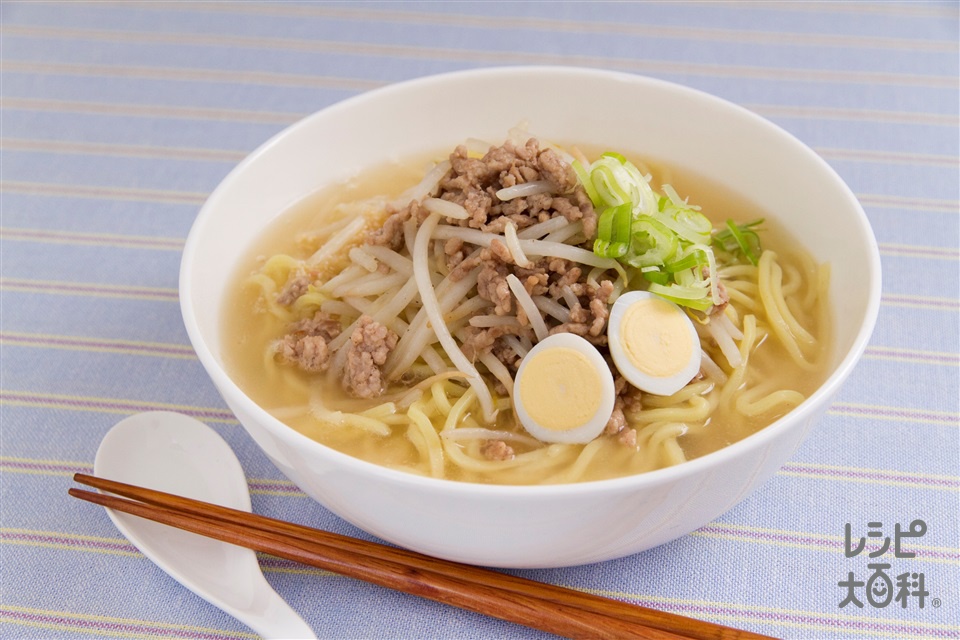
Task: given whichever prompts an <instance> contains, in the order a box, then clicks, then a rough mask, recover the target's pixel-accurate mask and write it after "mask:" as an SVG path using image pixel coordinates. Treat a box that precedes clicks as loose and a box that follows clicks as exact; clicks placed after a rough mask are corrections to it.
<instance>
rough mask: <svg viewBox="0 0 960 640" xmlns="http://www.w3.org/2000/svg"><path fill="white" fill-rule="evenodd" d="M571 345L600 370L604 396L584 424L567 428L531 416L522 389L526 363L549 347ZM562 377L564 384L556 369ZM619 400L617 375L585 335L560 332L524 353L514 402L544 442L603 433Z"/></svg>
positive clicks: (586, 439) (522, 421)
mask: <svg viewBox="0 0 960 640" xmlns="http://www.w3.org/2000/svg"><path fill="white" fill-rule="evenodd" d="M556 348H568V349H573V350H574V351H577V352H578V353H580V354H582V355H584V356H586V358H587V360H588V361H589V362H590V364H591V365H593V367H594V368H595V369H596V373H597V377H598V380H599V381H600V388H601V389H600V390H601V398H600V403H599V406H598V408H597V410H596V412H595V413H594V414H593V415H592V416H591V417H589V418H588V419H587V420H586V421H585V422H584V423H583V424H582V425H580V426H578V427H574V428H572V429H566V430H556V429H551V428H550V427H549V426H548V425H543V424H539V423H538V422H537V421H536V420H535V419H534V418H533V417H532V416H531V415H530V412H529V410H528V408H527V407H526V406H524V403H523V397H522V394H521V393H520V388H521V385H522V383H523V380H524V376H525V375H526V374H527V371H526V367H525V364H526V363H528V362H530V361H531V359H532V357H533V356H536V355H537V354H539V353H542V352H543V351H545V350H547V349H556ZM556 374H557V376H558V380H557V383H558V384H559V383H560V379H559V378H560V377H561V376H562V372H560V371H558V372H556ZM615 400H616V390H615V389H614V385H613V374H612V373H611V372H610V367H609V366H608V365H607V363H606V361H604V359H603V356H602V355H600V352H599V351H597V348H596V347H595V346H593V345H592V344H590V343H589V342H587V341H586V340H585V339H584V338H581V337H580V336H578V335H575V334H572V333H558V334H555V335H552V336H549V337H547V338H545V339H543V340H541V341H540V342H539V343H538V344H537V345H536V346H535V347H534V348H533V349H531V350H530V352H529V353H528V354H527V355H526V356H524V358H523V360H521V362H520V367H519V368H518V369H517V375H516V378H515V380H514V383H513V405H514V410H515V411H516V415H517V418H518V419H519V420H520V424H522V425H523V428H524V429H526V430H527V433H529V434H530V435H531V436H533V437H534V438H536V439H537V440H540V441H541V442H559V443H567V444H574V443H579V444H586V443H587V442H590V441H591V440H593V439H594V438H596V437H597V436H598V435H600V433H602V432H603V429H604V427H606V426H607V422H609V421H610V416H611V415H612V414H613V405H614V401H615Z"/></svg>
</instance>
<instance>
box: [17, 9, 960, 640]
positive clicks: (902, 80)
mask: <svg viewBox="0 0 960 640" xmlns="http://www.w3.org/2000/svg"><path fill="white" fill-rule="evenodd" d="M0 15H2V131H0V146H2V185H0V189H2V223H0V226H2V304H3V307H2V312H3V313H2V341H3V346H2V349H3V352H2V353H3V355H2V381H0V410H2V452H0V453H2V456H0V473H2V483H0V489H2V502H0V509H2V510H0V554H2V556H0V571H2V581H0V589H2V591H0V636H2V637H4V638H50V637H58V638H115V637H129V638H145V637H179V638H211V639H213V638H250V637H254V636H253V634H251V633H250V631H249V630H248V629H246V628H245V627H243V626H242V625H240V624H239V623H237V622H236V621H234V620H233V619H231V618H229V617H228V616H226V615H225V614H223V613H221V612H220V611H219V610H217V609H215V608H213V607H211V606H210V605H208V604H207V603H206V602H204V601H203V600H201V599H199V598H197V597H196V596H194V595H193V594H192V593H190V592H188V591H187V590H185V589H183V588H182V587H180V586H179V585H178V584H176V583H175V582H174V581H173V580H172V579H170V578H169V577H168V576H167V575H166V574H164V573H163V572H162V571H160V570H159V569H157V568H156V567H155V566H154V565H153V564H152V563H151V562H150V561H148V560H147V559H146V558H144V557H143V556H142V555H141V554H140V553H139V552H138V551H137V550H136V549H134V548H133V547H132V546H131V545H130V544H129V543H127V541H126V540H125V539H123V538H122V537H121V536H120V534H119V533H118V532H117V530H116V529H115V528H114V527H113V525H112V524H111V522H110V521H109V520H108V518H107V517H106V514H104V513H103V512H102V511H100V510H95V509H94V508H93V507H91V506H90V505H87V504H83V503H80V502H78V501H76V500H73V499H70V498H69V497H68V496H67V494H66V490H67V488H68V487H69V486H70V485H71V480H70V476H71V475H72V474H73V473H74V472H76V471H89V470H90V469H91V465H92V461H93V457H94V454H95V452H96V449H97V446H98V444H99V442H100V439H101V437H102V436H103V434H104V433H105V432H106V431H107V430H108V429H109V428H110V427H111V426H112V424H113V423H115V422H116V421H117V420H119V419H120V418H121V417H123V416H125V415H129V414H131V413H133V412H136V411H140V410H144V409H154V408H171V409H175V410H179V411H183V412H185V413H188V414H191V415H196V416H199V417H201V418H202V419H204V420H205V421H206V422H208V423H209V424H211V426H213V427H214V428H215V429H216V430H217V431H218V432H219V433H220V434H222V435H223V436H224V437H225V438H226V439H227V441H228V442H229V443H230V444H231V445H232V446H233V448H234V449H235V451H236V452H237V454H238V456H239V457H240V460H241V461H242V463H243V466H244V469H245V470H246V473H247V475H248V477H249V478H250V486H251V489H252V491H253V502H254V509H255V510H256V511H258V512H260V513H264V514H267V515H270V516H275V517H280V518H285V519H289V520H294V521H298V522H303V523H306V524H310V525H313V526H318V527H321V528H325V529H329V530H333V531H337V532H341V533H347V534H350V535H356V536H360V537H366V536H365V534H364V533H362V532H360V531H357V530H356V529H354V528H353V527H351V526H350V525H348V524H346V523H344V522H343V521H341V520H339V519H338V518H336V517H335V516H333V515H332V514H331V513H329V512H328V511H326V510H325V509H324V508H322V507H320V506H319V505H318V504H316V503H315V502H313V501H312V500H310V499H308V498H306V497H305V496H304V495H303V494H302V493H301V492H299V491H298V490H297V488H296V487H294V486H293V485H292V484H290V483H289V482H287V481H285V480H284V479H283V477H282V476H281V475H280V474H279V473H278V471H277V470H276V469H275V468H273V466H272V465H271V464H270V463H269V462H268V461H267V459H266V458H265V457H264V456H263V455H262V454H261V453H260V452H259V451H258V450H257V449H256V447H255V446H254V444H253V443H252V442H251V441H250V439H249V438H248V437H247V436H246V435H245V433H244V432H243V431H242V429H241V428H240V427H239V426H238V424H237V423H236V421H235V420H234V418H233V417H232V415H231V414H230V413H229V412H228V411H227V410H226V408H225V406H224V404H223V402H222V401H221V400H220V398H219V396H218V395H217V393H216V391H215V390H214V388H213V386H212V385H211V384H210V383H209V381H208V380H207V378H206V376H205V374H204V372H203V370H202V368H201V366H200V364H199V363H198V361H197V359H196V358H195V356H194V355H193V352H192V350H191V348H190V346H189V343H188V341H187V337H186V334H185V331H184V329H183V326H182V323H181V319H180V312H179V308H178V304H177V276H178V262H179V258H180V252H181V249H182V247H183V241H184V238H185V236H186V234H187V232H188V230H189V228H190V224H191V222H192V221H193V219H194V216H195V215H196V213H197V210H198V208H199V205H200V204H201V203H202V202H203V200H204V198H205V197H206V195H207V194H208V193H209V192H210V191H211V190H212V189H213V188H214V187H215V186H216V184H217V183H218V182H219V181H220V180H221V179H222V178H223V177H224V176H225V175H226V173H227V172H228V171H229V170H230V168H231V167H232V166H233V165H234V164H235V163H236V162H237V161H239V160H240V159H241V158H242V157H243V156H244V155H245V154H246V153H248V152H249V151H251V150H252V149H254V148H255V147H257V146H258V145H259V144H260V143H262V142H263V141H265V140H266V139H267V138H268V137H269V136H271V135H272V134H274V133H276V132H277V131H279V130H281V129H282V128H284V127H285V126H286V125H288V124H290V123H292V122H294V121H296V120H297V119H299V118H300V117H302V116H304V115H305V114H308V113H310V112H313V111H315V110H317V109H320V108H322V107H325V106H327V105H330V104H333V103H335V102H337V101H339V100H342V99H344V98H347V97H349V96H353V95H356V94H358V93H361V92H363V91H366V90H369V89H372V88H375V87H379V86H383V85H385V84H389V83H392V82H397V81H401V80H406V79H409V78H414V77H418V76H423V75H427V74H432V73H436V72H443V71H451V70H457V69H468V68H477V67H485V66H491V65H504V64H516V63H523V64H530V63H534V64H564V65H584V66H593V67H603V68H608V69H615V70H621V71H627V72H632V73H637V74H644V75H650V76H654V77H657V78H662V79H666V80H670V81H674V82H679V83H683V84H686V85H690V86H693V87H696V88H699V89H703V90H706V91H709V92H712V93H714V94H716V95H719V96H721V97H723V98H726V99H729V100H731V101H734V102H736V103H739V104H742V105H744V106H746V107H748V108H750V109H752V110H754V111H756V112H757V113H759V114H761V115H763V116H765V117H767V118H769V119H770V120H772V121H774V122H776V123H777V124H779V125H780V126H782V127H784V128H785V129H787V130H788V131H790V132H792V133H793V134H794V135H796V136H798V137H799V138H800V139H801V140H803V141H804V142H806V143H807V144H808V145H810V146H811V147H813V148H814V149H815V150H817V151H818V152H819V153H820V154H821V155H822V156H823V157H824V158H825V159H826V160H827V161H828V162H829V163H830V164H831V165H832V166H833V167H834V168H836V170H837V171H838V172H839V173H840V174H841V175H842V176H843V178H844V179H845V180H846V181H847V182H848V184H849V185H850V186H851V188H852V189H853V191H854V192H855V193H856V194H857V195H858V197H859V198H860V200H861V202H862V203H863V205H864V208H865V209H866V211H867V214H868V215H869V217H870V220H871V222H872V224H873V226H874V229H875V231H876V235H877V238H878V241H879V243H880V248H881V256H882V262H883V269H884V274H883V276H884V291H883V299H882V306H881V310H880V317H879V322H878V325H877V329H876V332H875V334H874V337H873V340H872V342H871V344H870V346H869V348H868V350H867V353H866V355H865V357H864V359H863V361H862V362H861V363H860V365H859V367H858V368H857V370H856V371H855V373H854V375H853V377H852V378H851V379H850V381H849V382H848V384H847V385H846V387H845V388H844V389H843V391H842V393H841V395H840V396H839V397H838V398H837V400H836V402H835V404H834V405H833V406H832V407H831V408H830V410H829V411H828V413H827V415H826V417H825V418H824V419H823V420H822V421H821V422H820V423H819V425H818V426H817V427H816V429H815V431H814V433H813V435H812V436H811V437H810V438H809V439H808V440H807V442H806V443H805V444H804V446H803V447H802V448H801V449H800V450H798V451H797V452H796V454H795V455H794V457H793V458H792V459H791V461H790V462H789V463H788V464H787V465H786V466H785V467H784V468H783V469H782V470H781V471H780V473H779V474H778V475H777V476H776V477H775V478H774V479H772V480H771V481H770V482H768V483H767V484H765V485H764V486H763V487H762V488H761V489H760V490H759V491H758V492H756V493H755V494H754V495H752V496H751V497H750V498H749V499H747V500H746V501H745V502H744V503H742V504H741V505H740V506H738V507H736V508H735V509H734V510H732V511H731V512H729V513H727V514H726V515H724V516H723V517H722V518H721V519H719V520H718V521H716V522H713V523H711V524H710V525H708V526H706V527H704V528H703V529H701V530H699V531H697V532H694V533H693V534H691V535H688V536H686V537H684V538H682V539H680V540H677V541H675V542H673V543H670V544H667V545H664V546H662V547H659V548H656V549H653V550H651V551H648V552H645V553H642V554H639V555H635V556H632V557H628V558H624V559H622V560H617V561H611V562H605V563H600V564H596V565H590V566H584V567H574V568H567V569H558V570H542V571H523V572H520V573H522V574H523V575H526V576H529V577H531V578H534V579H537V580H543V581H547V582H551V583H556V584H562V585H567V586H570V587H574V588H577V589H583V590H587V591H590V592H594V593H600V594H605V595H610V596H614V597H618V598H623V599H626V600H629V601H633V602H638V603H641V604H645V605H650V606H654V607H658V608H661V609H664V610H668V611H674V612H679V613H682V614H686V615H690V616H694V617H697V618H702V619H705V620H710V621H714V622H720V623H724V624H728V625H731V626H735V627H741V628H744V629H748V630H751V631H756V632H760V633H764V634H769V635H774V636H780V637H790V638H831V639H832V638H836V639H841V638H844V639H845V638H950V637H953V638H956V637H960V620H958V611H960V591H958V583H960V549H958V540H960V527H958V517H960V516H958V514H960V500H958V498H960V443H958V434H960V429H958V423H960V406H958V405H960V376H958V374H960V344H958V342H960V277H958V276H960V269H958V266H960V216H958V200H960V193H958V190H960V179H958V169H960V149H958V146H960V141H958V102H960V100H958V96H960V93H958V77H960V74H958V21H960V18H958V5H957V3H956V2H943V3H922V2H902V3H879V2H877V3H864V2H856V3H853V2H843V3H792V2H751V3H705V4H696V5H694V4H687V3H614V4H605V3H577V2H570V3H429V2H424V3H399V2H382V3H362V4H360V3H299V4H286V3H236V4H232V3H219V2H218V3H207V4H194V3H159V2H157V3H151V2H137V3H126V4H124V3H90V4H83V3H59V4H58V3H16V2H4V3H3V4H2V7H0ZM824 232H825V233H828V232H829V230H828V229H825V230H824ZM915 519H922V520H924V522H926V524H927V532H926V534H925V535H924V536H923V537H922V538H919V539H915V540H913V541H911V542H908V543H907V545H906V546H907V547H908V548H910V549H912V550H914V551H915V552H916V557H914V558H910V559H904V558H896V557H894V556H893V554H892V553H889V552H888V553H887V554H886V555H884V556H883V557H882V558H880V559H870V558H868V557H867V553H866V551H865V552H863V553H861V554H860V555H858V556H856V557H846V555H845V553H844V546H845V539H844V525H845V524H847V523H849V524H850V526H851V531H852V533H853V537H854V538H855V540H856V539H859V538H860V537H865V538H867V537H868V532H869V530H870V529H869V527H868V523H870V522H882V523H883V534H884V535H887V536H892V535H893V531H894V526H895V525H898V524H899V525H901V526H902V527H904V528H905V527H907V526H909V524H910V522H912V521H913V520H915ZM868 539H869V540H871V542H870V543H869V544H868V550H872V549H875V546H872V545H873V544H874V543H873V542H872V540H873V539H872V538H868ZM877 561H882V562H886V563H889V564H891V565H892V568H891V569H890V574H891V576H892V577H893V579H894V580H896V577H895V575H896V574H899V573H903V572H907V573H912V574H917V575H920V574H922V575H923V578H924V590H925V591H927V592H928V594H927V595H925V596H924V602H923V605H924V606H923V607H922V608H921V607H920V597H919V596H916V595H911V594H908V597H907V598H906V600H905V601H904V602H905V604H906V606H905V607H903V606H900V603H899V602H893V603H892V604H890V605H889V606H886V607H878V606H873V605H872V604H870V603H869V602H868V601H867V600H866V599H865V595H864V591H863V587H861V588H860V590H859V591H858V593H859V599H860V600H861V602H863V604H864V606H863V607H862V608H858V607H856V606H854V605H852V604H848V605H846V606H841V602H842V601H843V600H844V598H845V596H846V594H847V589H846V587H844V586H842V585H841V584H840V583H841V582H844V581H846V580H848V578H849V576H850V574H853V575H854V577H855V578H856V579H858V580H860V581H864V582H866V581H867V580H868V579H869V578H870V576H871V575H872V572H873V570H872V569H870V568H868V567H867V565H868V564H869V563H873V562H877ZM262 564H263V567H264V569H265V571H266V575H267V577H268V580H269V581H270V582H271V583H272V584H273V585H274V586H275V587H276V589H277V590H278V591H279V592H280V593H281V594H282V595H283V596H284V597H285V598H287V599H288V600H289V601H290V602H291V604H292V605H293V606H294V607H295V608H296V609H298V610H299V611H301V612H303V615H304V617H305V618H306V619H307V621H308V622H309V623H310V624H311V625H312V626H313V627H314V628H315V629H317V631H318V633H320V635H321V636H322V637H327V638H387V637H389V638H479V637H483V638H487V637H516V638H535V637H541V636H542V634H539V633H538V632H534V631H531V630H528V629H525V628H522V627H518V626H513V625H510V624H507V623H502V622H499V621H497V620H494V619H490V618H485V617H483V616H479V615H474V614H471V613H467V612H463V611H460V610H456V609H452V608H449V607H446V606H442V605H438V604H434V603H432V602H429V601H426V600H421V599H418V598H414V597H411V596H406V595H403V594H399V593H394V592H390V591H387V590H384V589H381V588H377V587H373V586H370V585H366V584H362V583H359V582H356V581H353V580H350V579H346V578H341V577H337V576H334V575H330V574H326V573H323V572H319V571H312V570H307V569H305V568H303V567H299V566H295V565H293V564H291V563H288V562H284V561H279V560H277V559H274V558H269V557H263V558H262ZM913 578H914V579H916V576H913Z"/></svg>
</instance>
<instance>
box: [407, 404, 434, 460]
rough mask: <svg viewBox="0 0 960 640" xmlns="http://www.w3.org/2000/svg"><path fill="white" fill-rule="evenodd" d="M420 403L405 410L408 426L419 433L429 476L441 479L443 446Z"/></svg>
mask: <svg viewBox="0 0 960 640" xmlns="http://www.w3.org/2000/svg"><path fill="white" fill-rule="evenodd" d="M424 409H425V406H424V405H423V403H421V402H420V401H418V402H414V403H413V404H412V405H410V408H409V409H408V410H407V415H408V416H410V426H411V428H415V429H417V430H418V431H419V433H420V436H421V437H422V438H423V442H424V445H425V446H426V456H425V457H426V459H427V462H428V465H429V469H430V475H432V476H433V477H434V478H442V477H443V444H442V443H441V442H440V436H438V435H437V431H436V429H434V427H433V423H431V422H430V418H428V417H427V413H428V411H426V410H424Z"/></svg>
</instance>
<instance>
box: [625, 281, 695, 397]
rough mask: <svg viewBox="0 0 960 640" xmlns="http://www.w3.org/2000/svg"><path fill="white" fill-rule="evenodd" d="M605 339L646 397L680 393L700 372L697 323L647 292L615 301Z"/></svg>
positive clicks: (626, 294) (629, 379)
mask: <svg viewBox="0 0 960 640" xmlns="http://www.w3.org/2000/svg"><path fill="white" fill-rule="evenodd" d="M607 337H608V338H609V345H610V355H611V356H613V362H614V364H615V365H616V366H617V369H618V370H619V371H620V373H621V374H622V375H623V377H624V378H626V379H627V381H628V382H629V383H630V384H632V385H633V386H635V387H637V388H638V389H640V390H642V391H646V392H647V393H652V394H655V395H659V396H668V395H671V394H673V393H676V392H677V391H679V390H680V389H682V388H683V387H684V386H686V384H687V383H688V382H690V381H691V380H692V379H693V377H694V376H695V375H697V372H698V371H699V370H700V355H701V350H700V339H699V337H698V336H697V330H696V329H695V328H694V326H693V321H692V320H691V319H690V318H689V317H688V316H687V314H686V313H684V312H683V310H682V309H681V308H680V307H679V306H677V305H676V304H674V303H673V302H670V301H669V300H665V299H663V298H661V297H660V296H657V295H655V294H652V293H649V292H647V291H630V292H628V293H625V294H623V295H622V296H620V297H619V298H617V301H616V302H615V303H614V304H613V308H612V309H611V310H610V319H609V321H608V324H607Z"/></svg>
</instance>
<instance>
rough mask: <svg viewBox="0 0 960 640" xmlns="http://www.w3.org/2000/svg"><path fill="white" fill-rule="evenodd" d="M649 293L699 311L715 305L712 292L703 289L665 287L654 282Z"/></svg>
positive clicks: (677, 286) (675, 286)
mask: <svg viewBox="0 0 960 640" xmlns="http://www.w3.org/2000/svg"><path fill="white" fill-rule="evenodd" d="M647 291H649V292H650V293H655V294H657V295H658V296H661V297H663V298H666V299H667V300H670V301H671V302H675V303H677V304H679V305H682V306H684V307H690V308H691V309H696V310H697V311H706V310H707V309H709V308H710V307H711V306H712V305H713V300H711V299H710V292H709V291H707V290H706V289H704V288H702V287H681V286H679V285H675V284H673V285H669V286H664V285H660V284H657V283H655V282H654V283H651V284H650V287H649V288H648V289H647Z"/></svg>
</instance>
